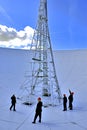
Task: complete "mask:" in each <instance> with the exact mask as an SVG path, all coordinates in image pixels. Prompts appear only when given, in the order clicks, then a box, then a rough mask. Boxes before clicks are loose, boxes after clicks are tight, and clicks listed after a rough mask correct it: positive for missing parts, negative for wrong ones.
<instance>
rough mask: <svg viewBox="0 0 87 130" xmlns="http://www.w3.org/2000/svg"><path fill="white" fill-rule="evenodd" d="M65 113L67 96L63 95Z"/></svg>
mask: <svg viewBox="0 0 87 130" xmlns="http://www.w3.org/2000/svg"><path fill="white" fill-rule="evenodd" d="M63 111H67V97H66V94H64V95H63Z"/></svg>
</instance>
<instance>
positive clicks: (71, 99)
mask: <svg viewBox="0 0 87 130" xmlns="http://www.w3.org/2000/svg"><path fill="white" fill-rule="evenodd" d="M69 93H70V95H69V97H68V99H69V109H70V110H72V109H73V105H72V103H73V94H74V92H71V91H70V90H69Z"/></svg>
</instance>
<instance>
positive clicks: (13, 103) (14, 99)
mask: <svg viewBox="0 0 87 130" xmlns="http://www.w3.org/2000/svg"><path fill="white" fill-rule="evenodd" d="M15 105H16V96H15V95H14V94H13V95H12V97H11V107H10V110H11V109H12V108H13V111H16V109H15Z"/></svg>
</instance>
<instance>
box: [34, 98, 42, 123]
mask: <svg viewBox="0 0 87 130" xmlns="http://www.w3.org/2000/svg"><path fill="white" fill-rule="evenodd" d="M42 105H43V103H42V101H41V98H40V97H39V98H38V103H37V106H36V110H35V116H34V120H33V122H32V123H36V119H37V117H38V116H39V122H40V123H41V114H42Z"/></svg>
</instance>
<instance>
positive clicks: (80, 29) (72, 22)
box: [0, 0, 87, 50]
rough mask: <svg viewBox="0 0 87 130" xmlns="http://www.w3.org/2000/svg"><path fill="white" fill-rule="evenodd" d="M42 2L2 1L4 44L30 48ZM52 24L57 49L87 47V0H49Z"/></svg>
mask: <svg viewBox="0 0 87 130" xmlns="http://www.w3.org/2000/svg"><path fill="white" fill-rule="evenodd" d="M39 3H40V0H22V1H21V0H15V1H14V0H5V1H4V0H0V25H1V26H0V46H1V47H11V48H23V47H25V46H26V47H25V48H27V47H28V45H27V44H28V42H30V41H29V40H28V38H30V39H31V37H32V35H33V29H32V28H35V27H36V23H37V17H38V8H39ZM48 24H49V30H50V37H51V43H52V47H53V49H54V50H64V49H65V50H67V49H81V48H82V49H84V48H87V0H48ZM27 33H28V34H27ZM26 34H27V35H26ZM25 37H27V40H26V41H25ZM22 40H23V42H22ZM19 43H20V44H19ZM21 43H22V44H21Z"/></svg>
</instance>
